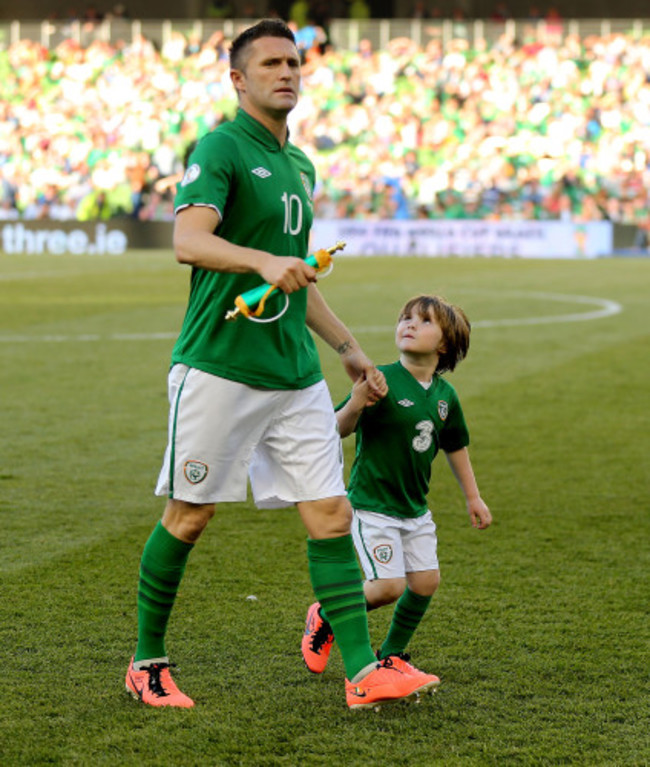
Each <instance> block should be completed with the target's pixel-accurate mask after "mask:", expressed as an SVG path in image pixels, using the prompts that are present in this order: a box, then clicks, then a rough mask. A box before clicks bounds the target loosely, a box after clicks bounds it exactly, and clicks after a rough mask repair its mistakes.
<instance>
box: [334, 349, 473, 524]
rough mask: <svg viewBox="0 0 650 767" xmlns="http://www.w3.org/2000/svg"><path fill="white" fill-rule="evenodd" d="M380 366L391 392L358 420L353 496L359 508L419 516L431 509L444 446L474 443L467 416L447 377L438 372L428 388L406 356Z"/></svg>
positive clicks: (350, 489)
mask: <svg viewBox="0 0 650 767" xmlns="http://www.w3.org/2000/svg"><path fill="white" fill-rule="evenodd" d="M379 369H380V370H381V371H382V372H383V373H384V375H385V376H386V383H387V384H388V394H387V395H386V397H385V398H384V399H382V400H380V401H379V402H378V403H377V404H376V405H373V406H372V407H367V408H365V409H364V411H363V412H362V414H361V417H360V418H359V421H358V423H357V428H356V455H355V459H354V463H353V465H352V469H351V472H350V482H349V485H348V496H349V498H350V502H351V503H352V506H353V507H354V508H355V509H364V510H366V511H375V512H379V513H381V514H388V515H390V516H393V517H419V516H421V515H422V514H425V513H426V511H427V498H426V496H427V493H428V491H429V483H430V480H431V464H432V462H433V459H434V458H435V457H436V455H437V453H438V451H439V450H444V451H445V452H448V453H451V452H454V451H455V450H460V449H461V448H463V447H466V446H467V445H469V433H468V430H467V426H466V424H465V418H464V416H463V411H462V408H461V406H460V401H459V400H458V395H457V394H456V390H455V389H454V387H453V386H452V385H451V384H450V383H449V382H448V381H446V380H445V379H444V378H441V377H440V376H437V375H435V376H434V377H433V380H432V382H431V386H430V387H429V388H428V389H425V388H424V387H423V386H422V384H421V383H419V381H417V380H416V379H415V378H414V377H413V376H412V375H411V374H410V373H409V372H408V370H406V368H404V367H403V366H402V364H401V363H400V362H394V363H392V364H391V365H380V366H379ZM348 399H349V397H348ZM346 401H347V400H345V401H344V402H343V403H341V405H339V408H340V407H342V406H343V405H344V404H345V402H346ZM337 409H338V408H337Z"/></svg>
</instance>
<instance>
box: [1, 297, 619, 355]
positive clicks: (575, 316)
mask: <svg viewBox="0 0 650 767" xmlns="http://www.w3.org/2000/svg"><path fill="white" fill-rule="evenodd" d="M499 295H500V296H501V297H502V298H504V297H508V296H509V297H520V298H534V299H538V300H540V301H559V302H564V303H568V302H572V303H576V304H586V305H587V306H597V307H599V308H598V309H595V310H594V311H591V312H580V313H572V314H556V315H550V316H546V317H544V316H542V317H517V318H512V319H508V318H505V319H500V320H477V321H476V322H472V327H473V328H497V327H518V326H519V325H550V324H553V323H564V322H587V321H589V320H600V319H603V318H604V317H612V316H614V315H616V314H620V313H621V312H622V311H623V307H622V305H621V304H619V303H618V302H617V301H611V300H610V299H608V298H592V297H590V296H573V295H563V294H561V293H526V292H524V291H521V292H510V293H506V292H504V293H499ZM351 330H352V331H353V332H354V333H390V332H391V331H393V330H394V326H392V325H359V326H353V327H352V328H351ZM177 336H178V332H171V333H164V332H163V333H110V334H108V335H100V334H99V333H84V334H80V335H64V334H48V335H42V336H30V335H25V334H21V335H13V336H2V335H0V343H5V344H12V343H16V344H23V343H30V342H40V343H67V342H89V341H90V342H97V341H169V340H173V339H175V338H176V337H177Z"/></svg>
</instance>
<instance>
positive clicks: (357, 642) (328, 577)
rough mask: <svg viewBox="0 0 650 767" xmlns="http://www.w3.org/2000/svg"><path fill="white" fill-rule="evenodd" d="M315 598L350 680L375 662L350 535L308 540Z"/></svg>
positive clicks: (361, 586) (308, 554)
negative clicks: (329, 627) (321, 609)
mask: <svg viewBox="0 0 650 767" xmlns="http://www.w3.org/2000/svg"><path fill="white" fill-rule="evenodd" d="M307 557H308V560H309V574H310V576H311V582H312V586H313V589H314V594H315V595H316V599H317V600H318V601H319V602H320V603H321V605H322V607H323V613H324V614H325V615H326V616H327V621H328V622H329V623H330V625H331V626H332V631H333V632H334V636H335V637H336V643H337V644H338V646H339V649H340V650H341V657H342V658H343V665H344V666H345V675H346V677H347V678H348V679H349V680H352V679H354V678H355V677H356V676H357V674H358V673H359V672H360V671H361V670H362V669H365V668H366V667H367V666H371V665H372V664H373V663H376V662H377V659H376V658H375V656H374V654H373V652H372V647H371V646H370V633H369V631H368V616H367V613H366V601H365V598H364V596H363V583H362V581H361V572H360V571H359V565H358V564H357V559H356V555H355V553H354V544H353V543H352V536H351V535H344V536H342V537H340V538H325V539H320V540H314V539H312V538H309V539H308V540H307Z"/></svg>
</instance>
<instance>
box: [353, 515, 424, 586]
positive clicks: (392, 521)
mask: <svg viewBox="0 0 650 767" xmlns="http://www.w3.org/2000/svg"><path fill="white" fill-rule="evenodd" d="M352 537H353V538H354V545H355V547H356V549H357V554H358V556H359V561H360V562H361V566H362V567H363V572H364V574H365V577H366V580H369V581H374V580H377V578H404V577H405V575H406V573H414V572H419V571H421V570H437V569H438V538H437V536H436V524H435V522H434V521H433V518H432V516H431V512H430V511H427V513H426V514H423V515H422V516H421V517H416V518H415V519H401V518H398V517H390V516H388V514H379V513H377V512H374V511H361V510H359V509H355V510H354V519H353V521H352Z"/></svg>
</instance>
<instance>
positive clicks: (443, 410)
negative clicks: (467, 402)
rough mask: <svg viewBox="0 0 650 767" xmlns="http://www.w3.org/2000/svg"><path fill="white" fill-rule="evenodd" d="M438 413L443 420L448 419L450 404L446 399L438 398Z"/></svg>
mask: <svg viewBox="0 0 650 767" xmlns="http://www.w3.org/2000/svg"><path fill="white" fill-rule="evenodd" d="M438 415H439V416H440V420H441V421H446V420H447V416H448V415H449V405H448V404H447V403H446V402H445V401H444V399H439V400H438Z"/></svg>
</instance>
